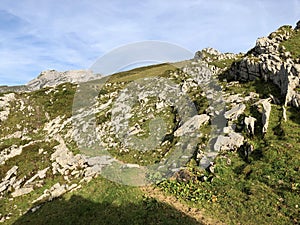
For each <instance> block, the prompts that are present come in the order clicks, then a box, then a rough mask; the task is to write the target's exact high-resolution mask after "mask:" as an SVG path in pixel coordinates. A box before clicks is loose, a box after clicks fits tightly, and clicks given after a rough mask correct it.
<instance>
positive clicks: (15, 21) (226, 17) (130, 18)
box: [0, 0, 300, 84]
mask: <svg viewBox="0 0 300 225" xmlns="http://www.w3.org/2000/svg"><path fill="white" fill-rule="evenodd" d="M297 19H300V9H299V0H293V1H290V2H289V4H287V3H286V1H284V0H278V1H271V0H253V1H248V2H247V1H241V0H232V1H223V0H218V1H217V0H212V1H204V0H182V1H176V2H170V1H159V0H145V1H136V0H128V1H122V0H111V1H98V0H97V1H96V0H90V1H80V0H72V1H71V0H64V1H63V2H62V1H58V0H44V1H37V0H23V1H10V0H2V1H1V6H0V57H1V60H0V84H22V83H26V82H28V81H29V80H30V79H32V78H34V77H36V76H37V75H38V74H39V72H40V71H41V70H46V69H57V70H69V69H79V68H89V67H90V66H91V65H92V64H93V63H94V61H95V60H96V59H97V58H98V57H99V56H101V55H103V54H105V53H106V52H108V51H110V50H111V49H113V48H115V47H117V46H120V45H124V44H127V43H132V42H135V41H144V40H160V41H167V42H170V43H174V44H178V45H180V46H182V47H185V48H187V49H189V50H190V51H197V50H199V49H201V48H204V47H208V46H210V47H214V48H217V49H219V50H221V51H224V52H240V51H247V50H248V49H249V48H250V47H252V46H253V45H254V43H255V40H256V38H257V37H259V36H264V35H267V34H268V33H269V32H271V31H273V30H274V29H276V28H277V27H278V26H279V25H282V24H294V23H295V22H296V21H297Z"/></svg>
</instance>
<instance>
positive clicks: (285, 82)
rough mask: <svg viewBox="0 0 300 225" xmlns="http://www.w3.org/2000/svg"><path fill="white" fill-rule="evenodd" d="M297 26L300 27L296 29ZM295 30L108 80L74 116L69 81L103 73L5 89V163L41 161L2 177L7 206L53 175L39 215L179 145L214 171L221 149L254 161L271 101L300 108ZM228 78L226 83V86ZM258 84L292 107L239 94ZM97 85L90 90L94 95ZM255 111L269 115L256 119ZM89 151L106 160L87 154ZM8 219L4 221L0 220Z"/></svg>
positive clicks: (44, 76)
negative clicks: (113, 168)
mask: <svg viewBox="0 0 300 225" xmlns="http://www.w3.org/2000/svg"><path fill="white" fill-rule="evenodd" d="M299 26H300V24H299V23H298V24H297V27H296V28H295V29H299ZM293 32H294V30H293V29H291V28H290V27H283V28H280V29H279V30H278V31H276V32H274V33H272V34H271V35H270V36H269V37H267V38H260V39H258V40H257V43H256V46H255V47H254V48H253V49H252V50H250V51H249V52H248V53H247V54H232V53H225V54H224V53H220V52H219V51H217V50H215V49H212V48H207V49H203V50H202V51H199V52H197V53H196V54H195V58H194V59H192V60H189V61H187V62H185V65H184V66H183V67H182V68H180V69H179V68H176V69H174V68H172V69H170V70H166V71H165V70H164V71H162V74H160V75H157V74H156V75H155V76H154V77H151V76H150V77H147V78H145V79H142V81H141V80H139V81H137V82H131V80H130V79H129V81H128V80H126V79H124V78H126V77H124V76H123V77H121V78H122V79H119V77H117V76H115V77H114V79H115V80H116V81H112V80H113V79H112V80H108V81H107V82H105V84H104V85H103V87H102V89H101V90H100V92H99V93H98V92H97V94H96V95H95V96H94V100H95V101H93V102H92V104H91V105H89V106H88V107H86V108H84V107H83V106H82V105H84V103H85V101H87V98H82V99H80V100H81V101H78V102H76V103H80V104H79V108H76V107H74V108H73V112H70V111H72V109H71V108H72V105H70V104H74V102H73V99H74V93H75V90H74V89H75V88H76V87H80V85H73V86H72V85H70V84H65V83H73V84H78V83H80V82H86V81H90V80H93V79H94V78H95V75H94V74H92V73H91V72H90V71H84V70H81V71H67V72H57V71H53V70H50V71H45V72H42V73H41V74H40V76H39V77H37V78H36V79H34V80H32V81H30V82H29V83H28V84H27V85H25V86H20V87H0V92H11V91H12V92H18V93H6V94H2V95H1V96H0V129H1V131H2V132H1V133H0V147H1V151H0V166H1V165H2V166H3V165H5V166H6V165H8V164H9V163H10V162H11V160H12V159H16V158H18V157H19V160H21V159H22V158H21V157H22V156H23V155H25V154H28V151H30V157H31V156H32V155H34V156H35V158H39V159H41V161H42V162H43V164H41V165H38V166H37V168H35V167H34V168H30V169H31V171H30V173H27V174H26V175H24V174H25V173H24V171H22V170H21V169H20V168H21V167H20V164H13V165H10V164H9V165H10V166H9V168H8V169H6V170H5V173H3V174H2V175H3V176H2V177H1V182H0V200H1V198H11V199H17V198H19V197H20V196H23V195H28V194H29V193H34V192H35V191H37V190H40V188H44V187H45V185H47V184H48V183H47V182H48V180H49V178H50V177H51V179H53V180H54V182H52V183H51V185H49V186H48V187H47V188H45V189H43V191H42V192H40V194H39V196H38V197H37V196H35V198H34V199H30V202H31V203H32V204H35V205H37V206H36V207H34V208H32V209H31V211H35V210H37V209H38V207H39V206H38V205H39V204H40V203H42V202H44V201H51V200H53V199H54V198H57V197H59V196H61V195H63V194H64V193H66V192H69V191H74V190H76V189H78V188H82V186H84V183H85V182H89V181H91V180H92V179H93V178H94V177H96V176H98V175H99V174H100V173H101V172H103V170H104V169H105V168H106V166H110V165H113V164H115V163H117V162H118V160H117V159H122V157H123V156H124V155H125V156H128V158H130V159H129V162H126V163H124V164H122V166H120V168H121V169H124V168H125V169H126V168H127V169H128V168H140V167H142V166H140V164H141V165H144V164H147V163H156V162H157V161H168V160H169V159H168V154H169V152H171V150H174V149H176V148H181V149H183V150H186V149H189V150H191V152H189V153H193V154H194V153H196V154H195V155H196V157H195V159H196V163H198V165H199V166H202V167H205V168H208V170H209V171H210V172H211V173H214V170H213V168H214V167H213V159H214V157H216V156H217V155H218V154H219V153H220V152H222V153H223V152H226V151H236V150H239V149H242V150H243V151H244V155H245V157H247V158H248V156H250V155H251V153H252V152H253V151H254V147H253V145H251V144H249V143H248V141H249V139H251V138H253V136H254V135H256V134H255V132H254V131H255V130H256V131H257V129H255V128H257V126H258V124H260V123H261V124H262V134H263V135H266V134H268V132H270V130H268V128H269V127H270V121H272V120H270V116H271V109H272V110H274V108H275V107H274V108H272V104H278V105H279V104H281V105H288V104H290V105H293V106H296V107H298V106H299V104H300V97H299V94H298V92H297V88H298V87H299V73H300V64H299V58H298V59H297V58H293V57H292V55H291V53H289V52H287V51H286V50H285V49H284V46H283V45H282V42H284V41H286V40H289V39H290V38H291V36H292V34H293ZM218 76H219V77H218ZM220 77H222V78H224V77H225V78H226V79H227V80H226V82H227V83H225V85H224V84H221V82H224V81H219V79H218V78H220ZM141 78H143V77H141ZM256 79H260V80H264V81H266V82H273V83H274V84H276V85H277V86H278V87H279V88H280V90H281V94H282V95H283V96H284V99H285V100H284V102H279V99H277V98H276V97H274V96H273V95H272V94H271V93H268V94H269V95H268V96H267V97H265V96H261V95H260V94H258V93H255V92H253V89H252V90H251V91H249V92H247V91H241V92H239V89H240V88H241V82H240V81H242V82H244V81H252V80H256ZM220 80H222V79H220ZM61 84H62V85H61ZM68 85H69V86H68ZM94 86H96V85H93V84H91V86H87V90H88V91H89V90H92V88H94ZM49 87H50V88H49ZM43 88H45V89H43ZM226 88H228V90H229V91H228V90H226ZM235 89H236V90H238V91H237V93H234V90H235ZM34 90H41V91H40V92H39V93H38V95H42V96H36V93H37V92H32V91H34ZM254 90H255V89H254ZM72 91H73V92H72ZM68 93H69V94H70V93H72V94H71V97H70V96H69V97H70V99H69V101H62V102H59V101H58V100H59V99H57V98H58V97H57V96H59V97H60V98H61V97H62V96H63V98H65V97H66V98H67V95H68ZM136 93H138V94H136ZM56 94H57V95H56ZM269 96H270V98H268V97H269ZM84 97H85V96H84ZM186 99H188V100H186ZM77 100H78V99H77ZM57 102H59V103H57ZM68 104H69V105H68ZM73 106H74V105H73ZM253 106H254V107H256V108H257V110H258V112H260V113H261V115H257V114H255V113H253V114H252V112H251V110H250V109H251V107H253ZM273 106H274V105H273ZM286 107H289V106H282V120H284V121H286V120H287V110H286ZM67 110H69V111H68V112H66V111H67ZM60 113H61V114H60ZM260 116H261V119H259V120H258V118H260ZM157 118H158V119H157ZM163 122H165V123H163ZM280 122H281V121H280ZM208 127H209V128H208ZM202 129H206V130H202ZM269 129H270V128H269ZM271 131H272V129H271ZM162 137H163V138H162ZM187 140H188V141H187ZM204 140H205V141H204ZM12 142H13V144H11V143H12ZM192 145H194V146H195V148H192V147H193V146H192ZM90 146H97V147H98V148H99V149H100V150H101V151H103V152H104V153H103V152H101V155H100V154H98V152H96V151H94V150H95V149H94V148H91V149H88V147H90ZM191 146H192V147H191ZM84 147H87V149H85V148H84ZM207 148H209V150H210V151H207ZM83 149H84V150H86V151H83ZM99 149H96V150H99ZM148 149H151V151H147V150H148ZM107 152H109V154H107ZM149 152H151V153H149ZM91 153H92V154H91ZM180 153H182V154H181V158H180V160H181V159H184V160H189V159H190V157H191V156H190V155H192V154H190V155H189V154H186V153H185V152H184V151H182V152H180ZM93 154H94V155H93ZM27 157H28V156H27ZM172 160H173V159H172ZM172 160H169V161H171V163H170V165H171V166H170V168H171V170H172V171H180V170H181V169H182V167H183V166H182V164H180V163H178V161H179V160H177V161H176V160H173V161H172ZM180 162H181V161H180ZM184 165H185V164H184ZM162 167H163V166H162ZM170 168H169V169H170ZM156 172H157V171H156ZM41 193H42V194H41ZM23 213H24V212H23ZM8 215H10V214H7V215H0V221H4V220H5V219H7V218H9V216H8ZM1 217H2V218H1Z"/></svg>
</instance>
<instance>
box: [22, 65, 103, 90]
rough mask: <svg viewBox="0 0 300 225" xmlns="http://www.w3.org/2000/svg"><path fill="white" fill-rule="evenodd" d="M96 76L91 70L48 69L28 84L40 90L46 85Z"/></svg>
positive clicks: (55, 84) (78, 81) (51, 85)
mask: <svg viewBox="0 0 300 225" xmlns="http://www.w3.org/2000/svg"><path fill="white" fill-rule="evenodd" d="M96 77H99V76H96V75H95V74H93V72H92V71H89V70H69V71H65V72H58V71H56V70H47V71H43V72H41V74H40V75H39V76H38V77H37V78H35V79H33V80H32V81H30V82H29V83H28V84H27V85H26V86H27V87H28V88H29V89H30V90H38V89H41V88H44V87H54V86H57V85H59V84H63V83H68V82H69V83H75V84H76V83H80V82H87V81H89V80H93V79H95V78H96Z"/></svg>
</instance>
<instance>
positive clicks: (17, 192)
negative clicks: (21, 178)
mask: <svg viewBox="0 0 300 225" xmlns="http://www.w3.org/2000/svg"><path fill="white" fill-rule="evenodd" d="M32 191H33V188H32V187H23V188H19V189H16V190H15V191H14V192H13V193H11V195H12V197H13V198H16V197H19V196H22V195H26V194H29V193H30V192H32Z"/></svg>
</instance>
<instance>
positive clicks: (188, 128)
mask: <svg viewBox="0 0 300 225" xmlns="http://www.w3.org/2000/svg"><path fill="white" fill-rule="evenodd" d="M208 121H209V116H208V115H206V114H202V115H196V116H193V117H192V118H190V119H189V120H188V121H186V122H185V123H184V124H183V125H182V126H181V127H179V128H178V129H177V130H176V131H175V132H174V136H175V137H180V136H182V135H185V134H189V133H193V132H194V131H195V130H197V129H199V128H200V126H201V125H202V124H205V123H207V122H208Z"/></svg>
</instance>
